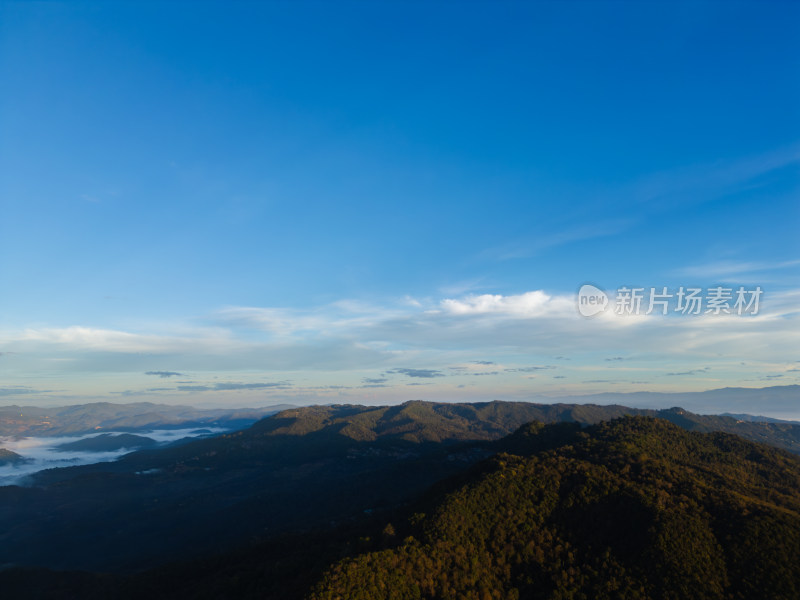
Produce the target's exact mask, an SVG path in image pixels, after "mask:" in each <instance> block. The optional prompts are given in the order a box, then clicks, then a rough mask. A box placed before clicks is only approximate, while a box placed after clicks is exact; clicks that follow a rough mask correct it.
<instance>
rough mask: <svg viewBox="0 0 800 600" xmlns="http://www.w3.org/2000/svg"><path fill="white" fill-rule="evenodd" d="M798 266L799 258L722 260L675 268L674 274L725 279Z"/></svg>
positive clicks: (799, 265) (799, 264)
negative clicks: (773, 260)
mask: <svg viewBox="0 0 800 600" xmlns="http://www.w3.org/2000/svg"><path fill="white" fill-rule="evenodd" d="M792 267H800V260H785V261H778V262H758V261H734V260H723V261H716V262H711V263H705V264H702V265H693V266H689V267H683V268H680V269H676V270H675V271H674V273H675V274H676V275H682V276H687V277H697V278H698V279H726V278H729V277H736V276H742V275H753V274H756V273H762V272H764V271H777V270H781V269H789V268H792Z"/></svg>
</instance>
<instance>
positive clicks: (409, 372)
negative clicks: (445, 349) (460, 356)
mask: <svg viewBox="0 0 800 600" xmlns="http://www.w3.org/2000/svg"><path fill="white" fill-rule="evenodd" d="M386 372H387V373H392V374H400V375H406V376H407V377H418V378H421V379H431V378H433V377H444V373H442V372H441V371H437V370H436V369H406V368H402V369H391V370H390V371H386Z"/></svg>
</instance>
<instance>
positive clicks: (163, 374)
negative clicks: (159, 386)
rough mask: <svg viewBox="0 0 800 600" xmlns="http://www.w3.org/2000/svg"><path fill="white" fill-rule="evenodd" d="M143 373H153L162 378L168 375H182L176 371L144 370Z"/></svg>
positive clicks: (166, 377)
mask: <svg viewBox="0 0 800 600" xmlns="http://www.w3.org/2000/svg"><path fill="white" fill-rule="evenodd" d="M145 375H155V376H157V377H161V378H162V379H168V378H169V377H182V376H183V373H176V372H175V371H146V372H145Z"/></svg>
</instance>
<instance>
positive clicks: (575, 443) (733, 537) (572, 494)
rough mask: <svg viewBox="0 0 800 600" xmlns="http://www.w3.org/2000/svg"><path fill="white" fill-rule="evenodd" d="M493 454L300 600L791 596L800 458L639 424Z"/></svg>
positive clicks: (551, 437) (622, 423)
mask: <svg viewBox="0 0 800 600" xmlns="http://www.w3.org/2000/svg"><path fill="white" fill-rule="evenodd" d="M500 445H501V447H504V448H505V449H506V450H508V451H509V452H510V451H513V452H514V453H513V454H511V453H508V452H505V453H500V454H498V455H496V456H495V457H493V458H491V459H489V460H488V461H487V462H485V463H482V464H480V465H479V466H478V467H477V468H476V469H475V470H474V471H472V472H471V473H469V475H468V476H466V477H465V478H462V479H461V480H460V481H459V482H458V484H452V482H451V485H453V489H451V490H450V491H449V492H448V493H446V494H444V495H443V496H442V497H441V498H440V499H439V500H438V502H432V503H431V504H430V506H429V507H428V512H427V514H421V513H417V514H415V515H413V516H412V517H411V518H410V519H409V520H408V521H406V522H403V523H395V524H391V523H387V524H386V527H385V529H384V538H390V539H397V540H398V541H397V543H395V544H392V545H391V546H390V547H388V548H385V549H381V550H374V551H372V552H367V553H364V554H360V555H358V556H354V557H352V558H348V559H345V560H343V561H340V562H339V563H337V564H336V565H335V566H333V567H332V568H331V569H330V570H329V571H328V572H327V574H326V575H325V577H324V579H323V580H322V581H321V582H320V583H319V584H318V585H317V586H316V588H315V589H314V591H313V593H312V594H311V596H310V598H312V599H313V600H323V599H326V600H328V599H329V600H333V599H336V598H346V599H348V600H357V599H364V600H367V599H370V600H374V599H377V598H392V599H405V598H409V599H411V598H442V599H446V598H453V599H456V598H459V599H476V600H485V599H493V598H498V599H499V598H504V599H505V598H552V599H556V598H557V599H567V598H570V599H578V598H584V599H587V600H589V599H601V598H609V599H610V598H686V599H687V600H688V599H692V600H697V599H701V598H709V599H710V598H720V599H722V598H730V599H734V598H735V599H745V598H752V599H763V598H771V599H785V600H790V599H796V598H798V597H800V561H799V560H798V558H799V557H800V461H799V460H798V459H797V458H795V457H793V456H790V455H787V454H785V453H783V452H781V451H776V450H773V449H770V448H767V447H765V446H760V445H756V444H752V443H749V442H745V441H744V440H742V439H740V438H737V437H734V436H731V435H727V434H724V433H715V434H698V433H689V432H686V431H683V430H681V429H679V428H678V427H676V426H674V425H671V424H669V423H667V422H665V421H663V420H653V419H647V418H624V419H620V420H617V421H614V422H610V423H603V424H600V425H597V426H593V427H589V428H587V429H584V430H581V429H580V428H579V427H577V426H572V425H564V424H560V425H553V426H542V425H541V424H538V423H534V424H531V425H528V426H526V427H524V428H523V429H522V430H520V431H519V432H517V433H516V434H514V435H513V436H510V437H509V438H506V439H505V440H503V441H502V443H501V444H500ZM384 543H385V542H384Z"/></svg>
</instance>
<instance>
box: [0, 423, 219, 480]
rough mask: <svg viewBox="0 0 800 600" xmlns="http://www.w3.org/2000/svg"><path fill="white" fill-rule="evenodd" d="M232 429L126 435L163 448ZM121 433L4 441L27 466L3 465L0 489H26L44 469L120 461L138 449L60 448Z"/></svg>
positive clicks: (0, 440)
mask: <svg viewBox="0 0 800 600" xmlns="http://www.w3.org/2000/svg"><path fill="white" fill-rule="evenodd" d="M226 431H228V429H225V428H222V427H202V428H198V427H192V428H189V429H156V430H153V431H134V432H124V433H133V434H134V435H137V436H141V437H147V438H150V439H151V440H153V441H155V442H158V443H159V445H167V444H169V443H171V442H175V441H177V440H182V439H186V438H193V437H203V436H208V435H212V434H218V433H224V432H226ZM122 433H123V432H119V431H104V432H102V433H91V434H88V435H81V436H71V437H26V438H11V437H0V448H5V449H6V450H11V451H12V452H16V453H17V454H19V455H20V456H22V458H24V459H26V461H25V462H19V463H15V464H8V465H0V485H23V484H24V478H25V477H27V476H28V475H31V474H32V473H36V472H37V471H41V470H43V469H52V468H55V467H74V466H76V465H87V464H91V463H98V462H110V461H113V460H116V459H117V458H119V457H120V456H122V455H123V454H128V453H129V452H131V451H133V450H135V448H121V449H119V450H111V451H102V452H90V451H85V450H84V451H76V450H60V449H58V446H60V445H62V444H66V443H70V442H77V441H79V440H85V439H88V438H93V437H97V436H100V435H108V434H111V435H120V434H122Z"/></svg>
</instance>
